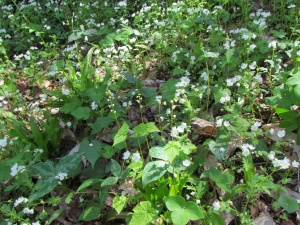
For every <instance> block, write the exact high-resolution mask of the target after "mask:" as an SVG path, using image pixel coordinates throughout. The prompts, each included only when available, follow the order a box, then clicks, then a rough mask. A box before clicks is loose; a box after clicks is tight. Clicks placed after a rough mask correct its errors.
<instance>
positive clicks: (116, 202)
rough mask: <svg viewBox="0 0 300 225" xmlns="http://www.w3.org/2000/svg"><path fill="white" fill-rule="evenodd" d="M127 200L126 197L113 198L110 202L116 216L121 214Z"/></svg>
mask: <svg viewBox="0 0 300 225" xmlns="http://www.w3.org/2000/svg"><path fill="white" fill-rule="evenodd" d="M127 200H128V198H127V197H126V196H115V197H114V199H113V202H112V207H113V208H114V209H115V210H116V211H117V213H118V214H120V213H121V212H122V210H123V209H124V208H125V206H126V205H127Z"/></svg>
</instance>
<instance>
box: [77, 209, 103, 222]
mask: <svg viewBox="0 0 300 225" xmlns="http://www.w3.org/2000/svg"><path fill="white" fill-rule="evenodd" d="M100 212H101V209H100V208H99V207H96V206H89V207H87V208H86V209H85V210H84V211H83V212H82V213H81V214H80V216H79V221H91V220H95V219H97V218H98V217H99V216H100Z"/></svg>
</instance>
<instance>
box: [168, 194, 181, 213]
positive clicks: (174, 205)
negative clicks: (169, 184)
mask: <svg viewBox="0 0 300 225" xmlns="http://www.w3.org/2000/svg"><path fill="white" fill-rule="evenodd" d="M165 203H166V206H167V208H168V210H170V211H176V210H180V209H182V208H184V207H185V205H186V202H185V199H184V198H183V197H181V196H179V195H176V196H168V197H166V198H165Z"/></svg>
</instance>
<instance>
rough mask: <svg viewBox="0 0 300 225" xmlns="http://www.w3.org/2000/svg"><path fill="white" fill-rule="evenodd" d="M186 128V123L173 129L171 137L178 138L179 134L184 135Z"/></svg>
mask: <svg viewBox="0 0 300 225" xmlns="http://www.w3.org/2000/svg"><path fill="white" fill-rule="evenodd" d="M186 127H187V126H186V123H181V125H179V126H178V127H172V130H171V136H172V137H178V135H179V133H183V132H184V130H185V129H186Z"/></svg>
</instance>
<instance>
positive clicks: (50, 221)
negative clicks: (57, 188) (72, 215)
mask: <svg viewBox="0 0 300 225" xmlns="http://www.w3.org/2000/svg"><path fill="white" fill-rule="evenodd" d="M62 212H63V210H62V209H58V210H55V212H53V213H52V215H51V217H50V218H49V220H47V221H46V223H45V225H50V224H52V222H53V221H54V220H55V219H56V218H57V217H59V216H60V214H62Z"/></svg>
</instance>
